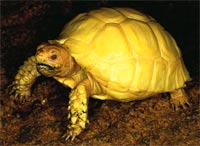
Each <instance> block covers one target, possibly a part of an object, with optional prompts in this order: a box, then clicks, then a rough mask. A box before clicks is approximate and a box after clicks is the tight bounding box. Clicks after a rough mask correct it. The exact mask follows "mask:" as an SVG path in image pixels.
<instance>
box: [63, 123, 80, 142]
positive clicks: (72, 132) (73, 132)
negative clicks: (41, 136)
mask: <svg viewBox="0 0 200 146" xmlns="http://www.w3.org/2000/svg"><path fill="white" fill-rule="evenodd" d="M82 130H83V129H82V128H81V127H74V128H70V127H69V126H68V131H67V132H66V133H65V134H64V135H63V136H62V139H64V140H65V141H67V140H69V139H71V141H73V140H74V139H75V138H76V136H78V135H79V134H80V132H81V131H82Z"/></svg>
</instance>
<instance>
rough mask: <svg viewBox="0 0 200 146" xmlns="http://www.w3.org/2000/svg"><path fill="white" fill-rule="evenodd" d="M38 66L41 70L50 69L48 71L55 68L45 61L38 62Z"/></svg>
mask: <svg viewBox="0 0 200 146" xmlns="http://www.w3.org/2000/svg"><path fill="white" fill-rule="evenodd" d="M37 68H39V69H40V70H41V69H45V70H48V71H53V70H54V69H55V68H54V67H52V66H50V65H48V64H44V63H37Z"/></svg>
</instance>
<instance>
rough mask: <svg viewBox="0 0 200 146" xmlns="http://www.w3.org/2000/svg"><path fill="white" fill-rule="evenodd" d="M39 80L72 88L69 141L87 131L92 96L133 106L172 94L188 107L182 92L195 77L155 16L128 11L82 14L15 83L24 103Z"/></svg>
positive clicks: (40, 50) (27, 65) (176, 102)
mask: <svg viewBox="0 0 200 146" xmlns="http://www.w3.org/2000/svg"><path fill="white" fill-rule="evenodd" d="M40 75H44V76H47V77H53V78H54V79H56V80H57V81H58V82H60V83H61V84H63V85H64V86H66V87H70V88H71V89H72V91H71V94H70V96H69V106H68V110H69V114H68V118H69V119H70V121H71V122H70V124H69V126H68V131H67V133H66V134H65V138H66V140H67V139H69V138H71V139H72V140H73V139H74V138H75V137H76V136H77V135H79V134H80V133H81V131H82V130H83V129H84V128H85V125H86V122H87V120H88V99H89V97H93V98H97V99H101V100H116V101H121V102H128V101H132V100H141V99H144V98H147V97H149V96H152V95H154V94H158V93H161V92H170V95H171V103H172V105H173V107H174V108H177V107H178V106H183V107H184V108H185V106H186V105H189V103H188V99H187V95H186V93H185V91H184V90H183V87H184V86H185V82H186V81H189V80H190V76H189V73H188V71H187V69H186V67H185V65H184V63H183V60H182V57H181V52H180V50H179V48H178V46H177V44H176V42H175V40H174V39H173V38H172V36H171V35H170V34H169V33H168V32H167V31H165V30H164V28H163V27H162V26H161V25H159V23H158V22H156V20H154V19H153V18H152V17H150V16H147V15H145V14H142V13H141V12H138V11H136V10H133V9H129V8H101V9H98V10H93V11H90V12H88V13H82V14H79V15H78V16H77V17H75V18H74V19H73V20H72V21H71V22H69V23H68V24H66V26H65V27H64V29H63V31H62V32H61V34H60V35H59V37H58V39H56V40H49V41H48V43H46V44H41V45H40V46H38V48H37V52H36V55H35V56H32V57H30V58H29V59H28V60H27V61H26V62H25V63H24V65H23V66H21V67H20V69H19V71H18V74H17V75H16V77H15V81H14V82H13V87H12V90H11V93H15V97H16V99H17V100H18V101H19V102H24V101H26V100H27V98H28V97H29V96H30V92H31V91H30V90H31V86H32V84H33V83H34V81H35V80H36V78H37V77H38V76H40Z"/></svg>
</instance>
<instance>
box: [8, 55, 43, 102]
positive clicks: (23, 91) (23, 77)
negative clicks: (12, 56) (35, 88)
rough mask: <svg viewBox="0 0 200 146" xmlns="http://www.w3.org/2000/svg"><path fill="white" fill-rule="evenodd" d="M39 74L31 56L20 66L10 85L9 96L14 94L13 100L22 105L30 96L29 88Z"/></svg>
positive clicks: (33, 57) (34, 60)
mask: <svg viewBox="0 0 200 146" xmlns="http://www.w3.org/2000/svg"><path fill="white" fill-rule="evenodd" d="M38 76H40V73H39V72H38V71H37V68H36V59H35V56H31V57H29V58H28V60H27V61H25V62H24V65H22V66H20V68H19V70H18V73H17V75H16V76H15V81H14V82H13V83H12V84H11V85H10V87H11V88H12V89H11V91H10V94H13V93H15V98H16V100H18V101H19V102H20V103H24V102H25V101H27V100H28V97H30V95H31V86H32V85H33V83H34V81H35V80H36V78H37V77H38Z"/></svg>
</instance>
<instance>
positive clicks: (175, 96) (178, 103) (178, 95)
mask: <svg viewBox="0 0 200 146" xmlns="http://www.w3.org/2000/svg"><path fill="white" fill-rule="evenodd" d="M170 96H171V98H170V103H171V105H172V108H173V109H174V110H175V111H177V110H178V109H179V107H182V108H183V109H186V108H187V106H190V103H189V101H188V97H187V94H186V93H185V90H184V89H182V88H181V89H177V90H175V91H173V92H170Z"/></svg>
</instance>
